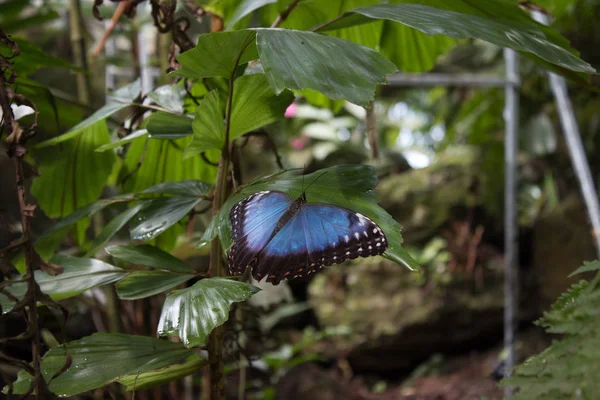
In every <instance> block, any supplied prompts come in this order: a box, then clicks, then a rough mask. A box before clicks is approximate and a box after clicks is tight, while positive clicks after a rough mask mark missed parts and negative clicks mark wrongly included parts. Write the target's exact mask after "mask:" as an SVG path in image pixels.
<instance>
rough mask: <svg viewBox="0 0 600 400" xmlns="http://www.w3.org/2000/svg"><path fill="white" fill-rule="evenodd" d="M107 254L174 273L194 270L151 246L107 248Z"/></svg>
mask: <svg viewBox="0 0 600 400" xmlns="http://www.w3.org/2000/svg"><path fill="white" fill-rule="evenodd" d="M106 252H107V253H108V254H110V255H111V256H113V257H115V258H118V259H119V260H124V261H127V262H130V263H132V264H139V265H146V266H148V267H154V268H158V269H164V270H167V271H172V272H184V273H185V272H191V271H192V268H191V267H190V266H189V265H188V264H186V263H184V262H183V261H181V260H180V259H179V258H177V257H175V256H172V255H171V254H169V253H167V252H166V251H163V250H161V249H159V248H158V247H154V246H151V245H149V244H143V245H139V246H109V247H107V248H106Z"/></svg>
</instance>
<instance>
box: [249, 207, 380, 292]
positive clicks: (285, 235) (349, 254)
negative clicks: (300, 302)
mask: <svg viewBox="0 0 600 400" xmlns="http://www.w3.org/2000/svg"><path fill="white" fill-rule="evenodd" d="M386 248H387V240H386V238H385V235H384V233H383V231H382V230H381V228H380V227H379V226H377V224H375V222H373V221H372V220H370V219H369V218H367V217H366V216H364V215H362V214H360V213H356V212H354V211H352V210H349V209H346V208H343V207H337V206H333V205H328V204H316V203H303V204H301V205H300V207H299V209H298V211H297V213H296V214H294V215H293V216H292V217H291V218H290V219H289V221H287V223H286V224H285V226H284V227H283V228H282V229H281V230H280V231H279V232H278V233H277V234H276V235H275V236H274V237H273V238H272V239H271V241H270V242H269V243H268V244H267V245H266V246H265V247H264V249H263V250H262V251H261V252H260V254H259V255H258V257H257V260H256V262H255V263H254V268H253V276H254V277H255V278H256V279H258V280H260V279H262V278H264V277H265V276H267V280H268V281H271V282H273V283H278V282H279V281H280V280H281V279H283V278H296V277H301V276H304V275H306V274H310V273H312V272H316V271H317V270H319V269H321V268H322V266H329V265H333V264H339V263H341V262H343V261H345V260H348V259H354V258H357V257H368V256H373V255H378V254H382V253H383V252H384V251H385V249H386Z"/></svg>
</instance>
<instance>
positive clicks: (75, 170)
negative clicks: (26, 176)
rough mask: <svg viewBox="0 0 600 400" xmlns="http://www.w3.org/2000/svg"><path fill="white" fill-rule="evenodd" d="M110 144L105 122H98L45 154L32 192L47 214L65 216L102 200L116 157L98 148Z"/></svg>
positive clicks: (53, 216)
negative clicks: (99, 199)
mask: <svg viewBox="0 0 600 400" xmlns="http://www.w3.org/2000/svg"><path fill="white" fill-rule="evenodd" d="M109 141H110V137H109V134H108V129H107V128H106V123H105V122H104V121H98V122H96V123H94V124H92V125H90V126H88V127H87V128H86V129H85V132H83V134H82V135H80V136H78V137H77V138H76V139H75V140H72V141H70V142H68V143H64V145H63V146H61V147H60V148H56V149H54V150H53V151H52V154H43V155H42V157H41V162H40V166H39V173H40V177H39V178H37V179H35V180H34V181H33V184H32V186H31V192H32V193H33V195H34V196H35V197H36V198H37V200H38V204H39V205H40V207H41V208H42V210H44V212H45V213H46V215H48V216H49V217H51V218H55V217H62V216H65V215H68V214H70V213H71V212H73V211H74V210H76V209H78V208H79V207H82V206H84V205H87V204H89V203H91V202H93V201H95V200H97V199H98V198H99V197H100V194H101V192H102V188H103V187H104V185H105V184H106V181H107V179H108V177H109V175H110V173H111V170H112V167H113V163H114V160H115V155H114V154H113V153H109V152H107V153H97V152H95V149H96V148H98V147H99V146H101V145H103V144H105V143H109ZM57 188H60V189H59V190H57Z"/></svg>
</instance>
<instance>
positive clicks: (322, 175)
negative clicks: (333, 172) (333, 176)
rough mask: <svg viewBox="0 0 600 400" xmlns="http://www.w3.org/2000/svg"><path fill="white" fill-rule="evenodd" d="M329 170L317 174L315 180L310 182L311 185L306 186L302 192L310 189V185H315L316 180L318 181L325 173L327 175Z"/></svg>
mask: <svg viewBox="0 0 600 400" xmlns="http://www.w3.org/2000/svg"><path fill="white" fill-rule="evenodd" d="M327 172H329V171H325V172H323V173H322V174H321V175H319V176H317V177H316V178H315V180H314V181H312V182H311V183H310V184H309V185H308V186H307V187H306V189H304V190H303V191H302V192H306V191H307V190H308V188H309V187H311V186H312V185H313V183H315V182H316V181H317V180H318V179H319V178H320V177H322V176H323V175H325V174H326V173H327ZM302 179H304V176H302Z"/></svg>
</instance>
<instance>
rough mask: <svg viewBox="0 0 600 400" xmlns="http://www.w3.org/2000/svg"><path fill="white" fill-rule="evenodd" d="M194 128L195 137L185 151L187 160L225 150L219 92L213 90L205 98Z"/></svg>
mask: <svg viewBox="0 0 600 400" xmlns="http://www.w3.org/2000/svg"><path fill="white" fill-rule="evenodd" d="M234 93H235V91H234ZM192 128H193V131H194V136H193V138H192V141H191V142H190V144H189V145H188V147H187V148H186V149H185V158H189V157H191V156H193V155H197V154H199V153H202V152H205V151H207V150H212V149H219V150H221V149H222V148H223V143H224V140H225V139H224V138H225V121H224V117H223V105H222V104H221V100H220V97H219V93H218V91H216V90H213V91H212V92H210V93H209V94H207V95H206V96H204V99H202V101H201V102H200V105H198V108H197V109H196V118H194V122H193V123H192Z"/></svg>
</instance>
